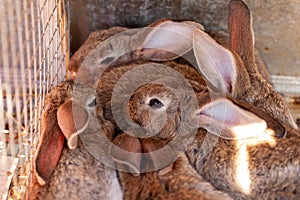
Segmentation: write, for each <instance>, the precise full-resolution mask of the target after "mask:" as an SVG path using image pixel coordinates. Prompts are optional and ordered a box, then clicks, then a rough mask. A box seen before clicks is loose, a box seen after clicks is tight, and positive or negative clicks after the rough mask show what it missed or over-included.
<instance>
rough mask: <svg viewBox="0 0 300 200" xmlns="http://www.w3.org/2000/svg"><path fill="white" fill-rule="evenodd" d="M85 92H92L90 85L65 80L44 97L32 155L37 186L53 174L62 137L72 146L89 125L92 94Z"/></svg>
mask: <svg viewBox="0 0 300 200" xmlns="http://www.w3.org/2000/svg"><path fill="white" fill-rule="evenodd" d="M89 90H90V91H89ZM87 94H89V95H91V94H93V90H92V89H91V88H90V87H87V86H85V85H84V84H77V83H74V82H73V81H65V82H62V83H60V84H58V85H57V86H56V87H55V88H53V89H52V90H51V91H50V93H49V94H48V95H47V96H46V99H45V109H44V111H43V114H42V119H41V136H40V140H39V144H38V148H37V153H36V156H35V172H36V175H37V177H38V181H39V183H40V184H41V185H44V184H46V183H47V181H48V180H49V178H50V176H51V174H52V173H53V171H54V169H55V167H56V165H57V163H58V161H59V158H60V155H61V152H62V150H63V147H64V141H65V138H66V139H67V144H68V147H69V148H70V149H75V148H76V146H77V140H78V135H79V134H80V133H82V132H83V131H84V130H87V128H89V129H91V128H92V127H91V126H90V125H91V124H93V123H90V122H91V116H90V112H89V109H94V107H95V105H94V103H93V101H94V99H95V97H93V96H89V95H87ZM88 125H89V126H88ZM111 126H112V125H111Z"/></svg>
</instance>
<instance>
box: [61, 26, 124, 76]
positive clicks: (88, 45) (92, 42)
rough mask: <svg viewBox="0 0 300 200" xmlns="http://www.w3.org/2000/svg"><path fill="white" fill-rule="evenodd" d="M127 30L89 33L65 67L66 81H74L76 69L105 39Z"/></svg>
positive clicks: (119, 28)
mask: <svg viewBox="0 0 300 200" xmlns="http://www.w3.org/2000/svg"><path fill="white" fill-rule="evenodd" d="M126 30H128V28H125V27H111V28H109V29H105V30H100V31H94V32H91V33H90V35H89V37H88V38H87V39H86V41H85V42H84V43H83V44H82V46H81V47H80V48H79V49H78V50H77V51H76V52H75V53H74V55H73V56H72V57H71V59H70V61H69V64H68V66H67V79H75V77H76V74H77V72H78V69H79V67H80V65H81V64H82V62H83V61H84V59H85V58H86V57H87V56H88V54H89V53H90V52H91V51H92V50H93V49H94V48H95V47H96V46H98V45H99V44H100V43H101V42H103V41H104V40H106V39H107V38H109V37H111V36H113V35H115V34H117V33H120V32H123V31H126Z"/></svg>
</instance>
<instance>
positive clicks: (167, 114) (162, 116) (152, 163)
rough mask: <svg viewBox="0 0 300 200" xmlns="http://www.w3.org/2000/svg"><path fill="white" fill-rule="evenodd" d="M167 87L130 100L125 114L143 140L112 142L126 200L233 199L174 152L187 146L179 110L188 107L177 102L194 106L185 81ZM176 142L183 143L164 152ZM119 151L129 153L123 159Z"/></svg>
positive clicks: (145, 89)
mask: <svg viewBox="0 0 300 200" xmlns="http://www.w3.org/2000/svg"><path fill="white" fill-rule="evenodd" d="M170 79H172V78H171V77H169V80H170ZM164 81H165V79H164V80H158V81H157V83H152V84H146V85H144V86H142V87H140V88H139V89H137V90H136V91H135V92H134V94H133V95H132V96H131V97H130V100H129V103H128V110H127V112H126V113H128V114H129V116H130V118H131V119H132V120H133V122H134V123H136V124H139V125H140V127H141V128H142V130H143V131H142V132H138V133H137V132H134V133H135V135H136V134H141V136H140V138H139V139H138V138H137V137H133V136H131V135H132V134H133V133H132V134H131V135H128V134H125V133H121V134H119V135H118V136H117V137H116V138H115V139H114V141H113V142H114V144H115V145H113V146H112V148H111V154H112V156H113V157H114V158H115V161H116V162H117V163H119V165H118V166H117V167H118V169H119V170H120V171H119V178H120V182H121V185H122V189H123V192H124V199H195V200H196V199H197V200H198V199H231V197H230V196H229V195H227V194H225V193H222V192H220V191H218V190H216V189H215V188H213V187H212V186H211V185H210V184H209V183H208V182H206V181H204V180H203V179H202V177H201V176H199V175H198V174H197V173H196V171H195V170H194V169H193V168H192V167H191V165H190V163H189V161H188V160H187V158H186V155H185V154H184V151H181V153H180V149H181V148H180V147H179V148H178V147H177V146H176V145H178V143H181V145H186V144H185V142H184V137H182V136H187V135H186V131H183V132H181V131H180V130H183V129H181V128H180V123H181V119H184V116H181V112H180V110H181V108H182V109H183V110H185V109H184V108H185V106H184V105H182V106H183V107H180V105H179V102H180V100H181V103H183V104H184V103H186V102H189V103H190V98H189V94H188V92H187V90H185V87H184V86H183V85H184V83H182V79H181V80H174V81H173V82H172V81H171V84H169V85H168V87H167V86H166V85H164V83H165V82H164ZM175 83H178V85H176V84H175ZM165 84H167V83H165ZM172 89H175V90H172ZM178 90H179V91H178ZM181 95H182V96H181ZM180 96H181V97H180ZM181 98H183V99H181ZM185 98H187V99H185ZM186 100H187V101H186ZM195 104H197V102H195ZM194 106H195V105H194ZM161 122H163V123H161ZM128 130H137V131H139V129H128ZM149 135H153V136H152V137H147V136H149ZM176 137H180V141H177V142H175V143H173V144H171V145H169V146H166V145H167V144H168V143H170V142H171V140H172V139H175V138H176ZM175 140H176V139H175ZM186 142H188V141H186ZM172 145H173V146H172ZM174 145H175V146H174ZM163 147H164V149H162V150H160V152H158V153H157V152H155V151H157V150H159V149H161V148H163ZM173 147H174V148H173ZM118 148H121V149H123V150H125V152H127V153H126V154H125V153H120V152H122V151H121V150H118ZM129 152H130V154H129ZM142 153H144V154H142ZM132 154H133V155H132ZM175 154H177V155H175ZM162 163H164V164H162ZM122 166H123V167H122ZM123 170H124V171H123Z"/></svg>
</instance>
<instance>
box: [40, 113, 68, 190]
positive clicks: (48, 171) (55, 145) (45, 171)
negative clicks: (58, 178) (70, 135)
mask: <svg viewBox="0 0 300 200" xmlns="http://www.w3.org/2000/svg"><path fill="white" fill-rule="evenodd" d="M47 114H48V115H49V113H46V114H44V115H46V116H44V117H43V119H44V120H43V121H42V127H43V128H42V133H41V134H42V137H41V139H40V144H39V148H38V151H37V156H36V159H35V167H36V172H37V175H38V181H39V183H40V184H41V185H44V184H45V183H46V182H48V181H49V179H50V177H51V175H52V173H53V171H54V169H55V167H56V165H57V164H58V161H59V159H60V155H61V152H62V149H63V146H64V140H65V137H64V135H63V133H62V132H61V130H60V128H59V127H58V125H57V121H56V118H52V117H51V116H52V115H51V114H50V117H49V116H48V115H47Z"/></svg>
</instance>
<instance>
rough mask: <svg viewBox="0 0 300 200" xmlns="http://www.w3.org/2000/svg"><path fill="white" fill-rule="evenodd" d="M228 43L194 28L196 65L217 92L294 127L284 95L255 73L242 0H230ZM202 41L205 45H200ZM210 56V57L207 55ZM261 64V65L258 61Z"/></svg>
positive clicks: (249, 24)
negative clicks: (217, 40) (253, 106)
mask: <svg viewBox="0 0 300 200" xmlns="http://www.w3.org/2000/svg"><path fill="white" fill-rule="evenodd" d="M228 32H229V45H228V42H227V40H226V39H225V37H223V38H221V39H219V42H221V43H223V42H225V45H224V46H225V48H224V47H222V46H221V45H219V44H218V43H217V42H216V41H215V40H213V39H212V38H211V37H210V36H209V35H207V34H206V33H204V32H203V31H200V30H195V31H194V39H193V41H194V44H193V46H194V53H195V57H196V60H197V64H198V67H199V69H200V71H201V73H202V75H203V76H204V77H205V79H206V80H207V81H208V82H209V85H212V86H214V90H215V91H217V92H224V93H228V94H231V95H233V96H234V97H236V98H237V99H240V100H244V101H247V102H250V103H252V104H254V105H256V106H257V107H259V108H261V109H262V110H265V111H266V112H267V113H269V114H270V115H271V116H273V117H274V118H276V119H278V120H280V121H281V122H282V123H285V124H288V125H290V126H291V127H293V128H296V127H297V126H296V124H295V121H294V120H293V118H292V116H291V113H290V110H289V108H288V106H287V103H286V101H285V100H284V98H283V97H282V96H281V95H279V94H278V93H277V92H275V90H274V89H273V87H272V86H271V85H270V84H269V83H268V81H266V80H265V79H264V78H263V77H262V75H261V74H260V73H259V70H258V67H257V64H256V63H259V62H257V60H256V59H255V51H254V35H253V31H252V21H251V14H250V11H249V9H248V7H247V5H246V4H245V3H244V2H243V1H242V0H232V1H230V5H229V17H228ZM204 45H205V47H206V48H203V46H204ZM208 58H210V59H208ZM259 66H260V68H262V67H261V66H262V65H259Z"/></svg>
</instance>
